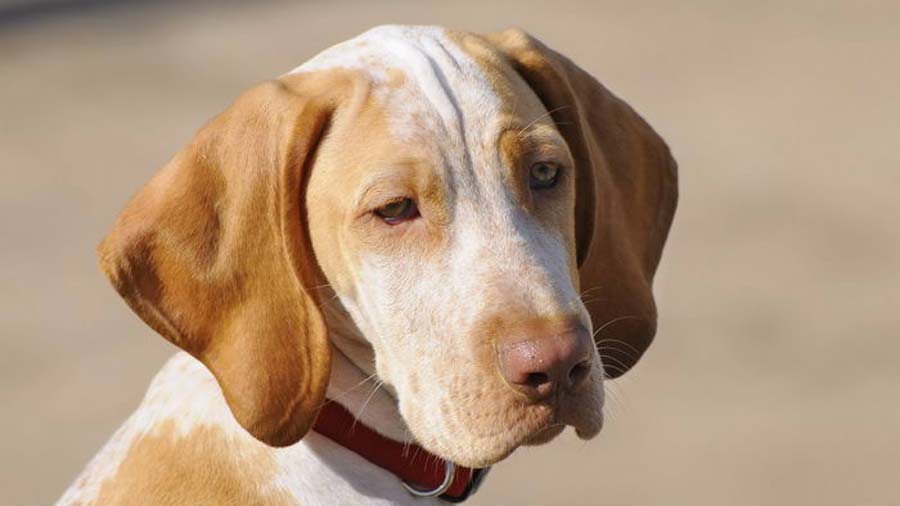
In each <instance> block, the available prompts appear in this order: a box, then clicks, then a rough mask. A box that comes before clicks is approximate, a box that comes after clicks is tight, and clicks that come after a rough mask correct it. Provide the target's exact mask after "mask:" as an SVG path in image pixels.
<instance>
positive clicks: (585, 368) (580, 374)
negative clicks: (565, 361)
mask: <svg viewBox="0 0 900 506" xmlns="http://www.w3.org/2000/svg"><path fill="white" fill-rule="evenodd" d="M589 372H591V361H590V360H582V361H581V362H578V363H577V364H575V366H573V367H572V369H570V370H569V385H571V386H573V387H574V386H578V385H579V384H581V382H582V381H584V379H585V378H587V375H588V373H589Z"/></svg>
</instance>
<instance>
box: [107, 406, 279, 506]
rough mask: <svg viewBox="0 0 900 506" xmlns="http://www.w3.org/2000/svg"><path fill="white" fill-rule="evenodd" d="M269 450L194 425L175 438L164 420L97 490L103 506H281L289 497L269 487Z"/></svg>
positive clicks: (273, 472) (173, 429)
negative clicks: (205, 505) (143, 505)
mask: <svg viewBox="0 0 900 506" xmlns="http://www.w3.org/2000/svg"><path fill="white" fill-rule="evenodd" d="M276 473H277V467H276V465H275V462H274V461H273V460H272V457H271V449H269V448H267V447H266V446H264V445H263V444H261V443H257V442H255V441H252V440H247V439H241V438H236V437H229V436H227V435H226V434H225V433H224V432H223V431H222V430H221V429H220V428H218V427H213V426H200V427H197V428H196V429H194V430H192V431H191V432H190V433H188V434H184V435H178V434H177V428H176V425H175V422H174V421H166V422H164V423H162V424H160V425H158V426H157V427H156V429H155V430H154V431H153V432H151V433H149V434H146V435H144V436H141V437H140V438H138V439H136V440H135V441H134V443H132V445H131V448H130V449H129V450H128V454H127V455H126V457H125V459H124V460H123V461H122V463H121V464H120V465H119V469H118V471H117V472H116V474H115V475H114V476H112V477H110V478H109V479H107V480H106V481H105V482H104V483H103V484H102V485H101V487H100V492H99V495H98V496H97V500H96V501H95V504H98V505H103V506H119V505H121V506H125V505H128V506H131V505H134V504H152V505H155V506H196V505H201V504H210V505H212V504H215V505H216V506H251V505H259V506H287V505H290V504H294V503H293V502H292V498H291V497H290V496H289V495H288V494H287V493H286V492H284V491H282V490H279V489H277V488H276V486H275V485H274V478H275V476H276Z"/></svg>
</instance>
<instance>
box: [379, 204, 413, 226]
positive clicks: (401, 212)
mask: <svg viewBox="0 0 900 506" xmlns="http://www.w3.org/2000/svg"><path fill="white" fill-rule="evenodd" d="M375 215H377V216H378V217H379V218H381V219H382V220H384V222H385V223H387V224H388V225H396V224H397V223H400V222H403V221H407V220H411V219H413V218H416V217H417V216H419V208H418V207H416V203H415V202H413V200H412V199H409V198H403V199H397V200H394V201H392V202H389V203H388V204H386V205H384V206H381V207H379V208H378V209H376V210H375Z"/></svg>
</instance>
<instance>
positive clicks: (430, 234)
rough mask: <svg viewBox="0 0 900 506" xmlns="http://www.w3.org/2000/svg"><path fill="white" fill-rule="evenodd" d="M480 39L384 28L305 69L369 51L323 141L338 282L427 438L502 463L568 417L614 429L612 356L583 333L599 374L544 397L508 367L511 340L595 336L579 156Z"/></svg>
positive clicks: (446, 451)
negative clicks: (585, 278)
mask: <svg viewBox="0 0 900 506" xmlns="http://www.w3.org/2000/svg"><path fill="white" fill-rule="evenodd" d="M466 44H467V42H466V41H465V40H464V39H459V38H458V39H457V40H454V36H453V35H451V34H447V33H445V32H443V31H439V30H433V31H415V32H407V31H403V30H398V29H396V28H390V29H382V30H375V31H373V32H369V33H367V34H366V35H364V36H363V37H361V38H360V39H358V40H354V41H351V42H350V43H348V44H347V45H344V46H338V47H337V48H334V49H332V50H331V51H330V52H326V53H324V54H322V55H320V56H319V57H318V58H316V59H315V60H313V61H312V62H310V64H308V65H306V66H302V67H300V68H299V69H298V70H297V71H296V73H297V74H298V75H302V74H303V73H305V72H315V71H316V70H317V69H321V68H323V67H324V68H330V67H331V65H343V66H345V67H346V66H351V68H354V66H356V68H357V70H359V72H360V73H361V74H363V75H362V77H361V79H362V80H363V81H364V82H365V83H366V84H365V85H364V86H365V87H366V92H365V98H362V99H360V102H361V103H360V106H359V107H357V108H354V109H352V110H351V111H347V112H346V116H340V115H339V116H338V117H337V118H335V121H334V122H333V126H332V130H331V132H330V133H329V138H328V139H326V140H325V141H323V142H322V143H321V145H320V146H319V152H318V159H317V163H316V167H315V169H314V170H313V172H312V174H311V175H310V181H309V186H308V190H307V209H308V212H309V224H310V232H311V238H312V245H313V248H314V249H315V252H316V257H317V258H318V259H319V260H318V261H319V264H320V266H321V267H322V270H323V272H324V274H325V277H326V278H327V282H328V283H329V284H330V286H331V287H332V288H333V289H334V291H335V292H336V294H337V296H338V297H339V300H340V302H341V304H342V305H343V307H344V308H346V310H347V312H348V313H349V314H350V315H351V316H352V319H353V322H354V323H355V324H356V326H357V327H358V328H359V330H360V334H361V336H362V338H364V339H365V340H366V341H367V342H368V343H369V344H370V345H371V347H372V348H373V349H374V359H375V360H374V361H375V364H376V372H377V373H378V377H379V379H381V380H382V381H384V383H385V385H387V386H388V387H389V388H391V389H392V391H393V392H394V393H395V395H396V397H397V399H398V401H399V406H400V410H401V413H402V415H403V417H404V419H405V420H406V422H407V424H408V425H409V428H410V430H411V432H412V433H413V435H414V436H415V437H416V439H417V440H418V441H420V442H421V443H422V444H423V445H424V446H425V447H426V448H429V449H430V450H432V451H434V452H436V453H437V454H439V455H442V456H446V457H447V458H450V459H452V460H454V461H456V462H460V463H465V464H471V465H485V464H489V463H491V462H494V461H496V460H498V459H500V458H502V457H503V456H505V455H506V454H508V453H509V452H510V451H511V450H512V449H513V448H515V447H516V446H518V445H519V444H520V443H522V442H523V441H525V440H527V439H529V438H534V437H536V435H537V434H538V433H539V432H541V431H548V432H549V431H554V428H555V427H556V426H558V425H561V424H572V425H575V426H576V427H577V428H578V430H579V433H581V434H583V435H584V436H586V437H589V436H592V435H594V434H596V433H597V431H598V430H599V428H600V425H601V423H602V404H603V388H602V378H603V371H602V368H601V367H600V360H599V357H597V351H596V347H594V346H583V350H584V355H583V356H582V357H579V358H580V359H581V362H583V364H582V366H584V367H586V368H588V369H589V371H588V374H587V376H588V378H587V380H586V381H584V382H583V384H580V385H578V388H574V389H571V390H569V389H559V392H557V394H556V395H554V396H553V397H554V398H550V399H548V398H544V399H540V400H538V401H535V400H533V399H530V398H529V397H528V396H527V395H523V394H522V392H519V391H517V390H516V389H515V388H511V387H510V385H509V384H507V380H506V378H504V375H503V374H502V373H501V363H500V362H501V359H502V357H501V356H500V355H501V353H500V351H499V350H500V347H501V346H502V345H503V344H504V343H515V342H520V341H526V340H528V339H553V338H554V336H555V335H556V334H557V333H564V332H573V331H575V330H576V329H580V335H579V339H583V340H584V341H586V342H587V341H589V339H590V334H589V331H590V328H591V321H590V317H589V315H588V313H587V310H586V309H585V307H584V305H583V304H582V303H581V301H580V299H579V297H578V285H579V279H578V267H577V264H576V254H575V251H576V248H575V226H574V218H575V188H574V187H575V170H574V162H573V160H572V157H571V154H570V153H569V149H568V146H567V144H566V142H565V140H564V139H563V137H562V135H561V134H560V133H559V132H558V131H557V129H556V127H555V125H554V124H553V120H552V118H551V117H550V116H549V115H548V114H547V110H546V109H545V108H544V106H543V104H542V103H541V102H540V100H539V99H538V97H537V96H536V95H535V93H534V92H533V91H532V90H531V88H530V87H529V86H528V85H527V84H526V83H525V81H524V80H523V79H522V78H521V77H520V76H518V75H517V74H516V73H515V72H514V71H513V70H512V68H511V67H509V66H508V65H505V64H504V62H503V61H502V60H501V59H500V57H499V55H496V54H491V52H490V51H491V50H490V47H489V46H488V45H487V44H486V43H484V42H482V41H477V40H475V39H472V40H470V41H468V44H472V45H473V47H472V49H471V50H467V48H466V47H465V46H466ZM475 44H477V45H475ZM348 46H349V47H348ZM474 51H482V52H481V53H476V52H474ZM491 57H493V59H491ZM354 59H355V60H354ZM334 61H337V62H338V63H333V62H334ZM376 62H377V63H376ZM373 69H374V70H373ZM376 124H377V125H379V126H378V127H368V128H362V129H361V128H360V125H376ZM544 329H546V331H545V333H546V335H538V334H540V333H541V332H542V331H544Z"/></svg>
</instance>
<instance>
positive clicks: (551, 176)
mask: <svg viewBox="0 0 900 506" xmlns="http://www.w3.org/2000/svg"><path fill="white" fill-rule="evenodd" d="M558 179H559V166H558V165H556V164H553V163H547V162H538V163H536V164H534V165H532V166H531V169H530V171H529V173H528V186H530V187H531V189H532V190H543V189H546V188H553V187H554V186H556V181H557V180H558Z"/></svg>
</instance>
